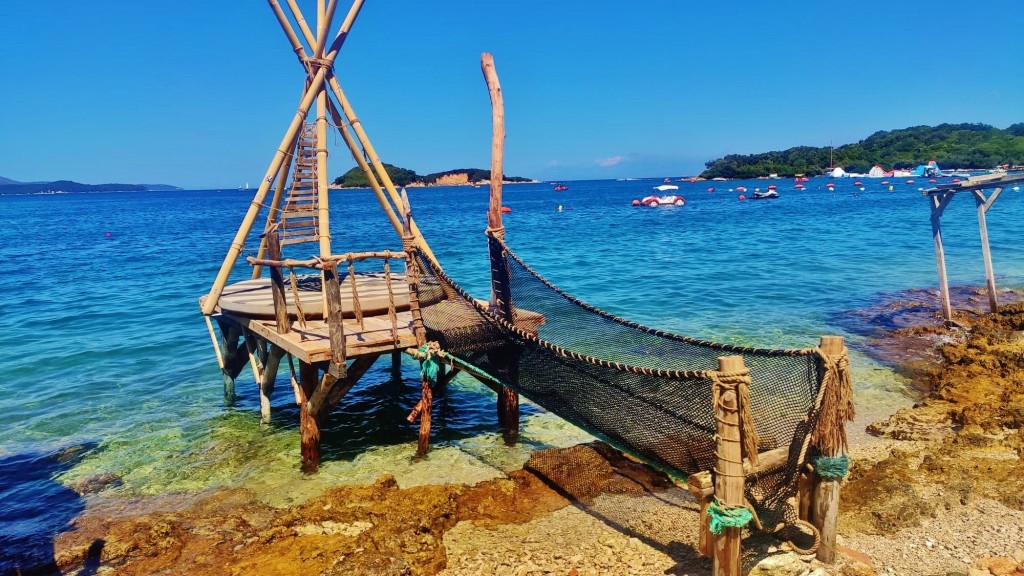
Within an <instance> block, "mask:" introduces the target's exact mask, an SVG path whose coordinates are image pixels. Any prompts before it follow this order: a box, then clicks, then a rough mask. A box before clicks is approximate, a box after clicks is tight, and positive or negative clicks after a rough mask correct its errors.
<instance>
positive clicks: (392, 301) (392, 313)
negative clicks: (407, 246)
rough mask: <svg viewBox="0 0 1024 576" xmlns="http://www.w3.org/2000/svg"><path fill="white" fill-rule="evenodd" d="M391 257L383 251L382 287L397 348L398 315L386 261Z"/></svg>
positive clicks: (388, 266) (386, 251)
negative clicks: (385, 291)
mask: <svg viewBox="0 0 1024 576" xmlns="http://www.w3.org/2000/svg"><path fill="white" fill-rule="evenodd" d="M390 257H391V251H390V250H385V251H384V285H385V286H386V287H387V290H388V318H389V319H390V320H391V337H392V338H393V339H394V342H395V346H396V347H397V346H398V340H399V336H398V314H396V313H395V292H394V291H393V290H392V289H391V264H390V263H389V262H388V259H389V258H390Z"/></svg>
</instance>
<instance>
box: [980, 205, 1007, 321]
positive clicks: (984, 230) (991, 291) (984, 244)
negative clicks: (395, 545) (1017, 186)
mask: <svg viewBox="0 0 1024 576" xmlns="http://www.w3.org/2000/svg"><path fill="white" fill-rule="evenodd" d="M1002 191H1003V189H1002V188H996V191H995V192H994V193H993V194H992V198H991V200H990V201H988V202H986V201H985V195H984V194H983V193H982V192H981V190H975V191H974V201H975V203H976V204H977V206H978V230H979V231H980V232H981V256H982V258H983V259H984V261H985V285H986V286H987V287H988V304H989V310H990V311H992V312H995V311H997V310H998V309H999V301H998V298H997V297H996V275H995V272H994V271H993V269H992V253H991V252H990V251H989V247H988V225H987V224H986V223H985V213H986V212H988V209H989V207H990V206H992V201H994V200H995V199H996V197H998V196H999V194H1000V192H1002Z"/></svg>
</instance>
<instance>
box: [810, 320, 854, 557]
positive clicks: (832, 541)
mask: <svg viewBox="0 0 1024 576" xmlns="http://www.w3.org/2000/svg"><path fill="white" fill-rule="evenodd" d="M818 347H819V348H820V349H821V351H822V353H823V354H825V355H826V356H828V357H829V358H833V359H836V360H837V361H838V359H839V358H840V357H841V356H844V355H845V354H846V346H845V345H844V344H843V337H842V336H822V337H821V341H820V343H819V344H818ZM830 382H831V383H832V384H833V385H838V384H839V380H838V379H831V380H830ZM826 393H827V392H826ZM818 448H819V450H820V451H821V453H822V455H823V456H826V457H831V458H835V457H838V456H842V455H843V451H842V447H841V446H819V447H818ZM841 484H842V478H822V477H821V476H820V475H819V476H818V480H817V486H816V488H815V490H814V502H813V512H812V514H811V516H812V523H813V524H814V526H815V528H817V529H818V532H819V534H820V535H821V544H820V545H819V546H818V560H820V561H822V562H825V563H829V564H831V563H832V562H834V561H835V555H836V524H837V521H838V519H839V487H840V485H841Z"/></svg>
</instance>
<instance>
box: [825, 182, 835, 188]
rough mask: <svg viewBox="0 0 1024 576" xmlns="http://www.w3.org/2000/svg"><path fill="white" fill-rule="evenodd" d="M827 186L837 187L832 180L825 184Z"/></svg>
mask: <svg viewBox="0 0 1024 576" xmlns="http://www.w3.org/2000/svg"><path fill="white" fill-rule="evenodd" d="M825 186H827V187H829V188H835V187H836V185H835V184H833V183H831V182H829V183H828V184H825Z"/></svg>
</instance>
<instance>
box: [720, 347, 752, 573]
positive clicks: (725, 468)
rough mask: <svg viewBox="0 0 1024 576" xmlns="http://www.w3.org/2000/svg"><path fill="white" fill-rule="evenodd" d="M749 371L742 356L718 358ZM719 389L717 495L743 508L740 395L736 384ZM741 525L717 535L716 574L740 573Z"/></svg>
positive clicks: (730, 368)
mask: <svg viewBox="0 0 1024 576" xmlns="http://www.w3.org/2000/svg"><path fill="white" fill-rule="evenodd" d="M745 370H746V366H745V365H744V363H743V357H742V356H722V357H719V358H718V371H719V372H722V373H736V372H743V371H745ZM715 386H717V387H718V392H717V393H716V394H715V396H716V397H717V398H718V402H716V404H715V420H716V422H717V425H716V434H715V457H716V464H715V469H716V471H717V474H716V475H715V498H716V499H717V500H718V503H719V504H720V505H721V506H722V507H724V508H740V507H743V506H744V504H745V498H744V495H743V483H744V480H745V475H744V472H743V448H742V438H741V437H740V412H739V408H740V405H739V396H738V394H737V391H736V388H735V387H726V386H723V385H722V383H721V382H718V381H716V382H715ZM742 533H743V529H742V528H732V527H726V528H723V529H722V532H721V534H717V535H715V536H714V558H713V562H712V573H713V574H714V576H739V575H740V569H741V564H740V542H741V538H742Z"/></svg>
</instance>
